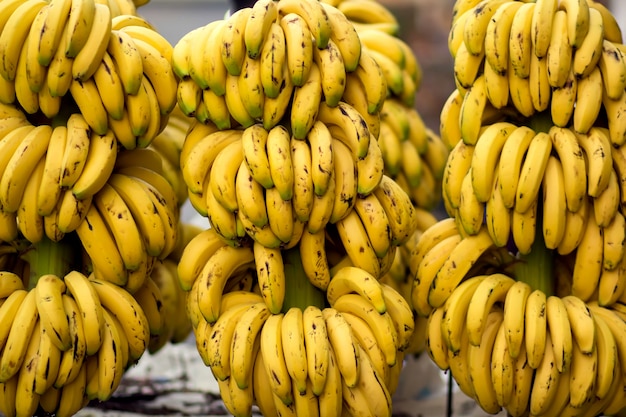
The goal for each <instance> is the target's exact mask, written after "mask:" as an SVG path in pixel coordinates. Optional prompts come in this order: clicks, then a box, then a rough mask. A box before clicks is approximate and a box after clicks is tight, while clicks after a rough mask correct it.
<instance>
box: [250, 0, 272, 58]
mask: <svg viewBox="0 0 626 417" xmlns="http://www.w3.org/2000/svg"><path fill="white" fill-rule="evenodd" d="M278 11H279V8H278V7H277V5H276V3H273V2H271V1H261V2H259V3H258V4H257V3H255V4H254V6H253V7H252V8H251V10H250V12H249V15H248V18H247V20H246V24H245V27H244V28H243V30H244V33H243V35H244V42H245V49H246V51H247V54H248V56H249V57H250V58H252V59H256V58H257V57H258V56H259V55H260V54H261V49H262V47H263V41H264V40H265V39H266V37H267V36H268V32H269V31H270V26H271V24H272V22H274V21H276V19H278V18H279V16H278Z"/></svg>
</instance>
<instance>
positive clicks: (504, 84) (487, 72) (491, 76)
mask: <svg viewBox="0 0 626 417" xmlns="http://www.w3.org/2000/svg"><path fill="white" fill-rule="evenodd" d="M512 4H519V3H512ZM483 74H484V76H485V87H486V89H487V100H488V101H489V103H491V105H492V106H493V107H495V108H497V109H501V108H503V107H505V106H506V105H507V104H508V103H509V76H508V75H507V73H506V71H504V72H503V73H498V72H496V71H495V70H494V69H493V68H492V67H491V65H485V66H484V69H483Z"/></svg>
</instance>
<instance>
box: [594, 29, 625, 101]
mask: <svg viewBox="0 0 626 417" xmlns="http://www.w3.org/2000/svg"><path fill="white" fill-rule="evenodd" d="M598 68H599V70H600V73H601V74H602V79H603V80H604V83H603V84H604V91H605V93H606V95H607V97H608V98H610V99H612V100H617V99H619V98H620V97H621V95H622V92H623V91H624V86H625V84H626V62H625V61H624V56H623V53H622V51H621V50H620V49H619V48H618V47H617V46H616V45H615V44H613V43H612V42H610V41H608V40H606V39H605V40H604V41H603V43H602V54H601V55H600V59H599V60H598ZM609 74H611V75H610V76H609Z"/></svg>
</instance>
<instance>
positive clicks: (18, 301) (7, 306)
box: [0, 289, 27, 348]
mask: <svg viewBox="0 0 626 417" xmlns="http://www.w3.org/2000/svg"><path fill="white" fill-rule="evenodd" d="M26 294H27V291H26V290H21V289H18V290H15V291H13V292H12V293H11V294H10V295H9V296H8V297H6V299H5V301H4V302H3V304H2V306H0V307H1V308H0V317H1V318H2V319H4V320H6V321H4V322H3V326H1V327H0V346H2V347H3V348H4V347H5V346H6V343H7V339H8V337H9V334H10V331H11V327H12V325H13V320H14V319H15V317H16V314H17V311H18V310H19V308H20V306H21V305H22V303H23V302H24V299H25V297H26Z"/></svg>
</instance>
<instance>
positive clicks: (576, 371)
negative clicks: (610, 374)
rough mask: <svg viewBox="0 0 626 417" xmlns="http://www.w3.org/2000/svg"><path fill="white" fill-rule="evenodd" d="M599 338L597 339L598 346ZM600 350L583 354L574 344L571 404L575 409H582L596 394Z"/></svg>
mask: <svg viewBox="0 0 626 417" xmlns="http://www.w3.org/2000/svg"><path fill="white" fill-rule="evenodd" d="M598 339H599V336H597V337H596V344H597V340H598ZM598 354H599V352H598V349H597V348H596V349H594V350H593V351H592V352H591V354H587V355H586V354H583V353H582V351H581V350H580V349H579V348H578V345H577V344H575V343H574V345H573V350H572V364H571V368H570V369H571V376H570V380H569V381H570V404H571V405H572V406H574V407H582V406H583V405H584V404H586V403H587V402H588V401H590V400H591V399H592V398H594V395H595V392H596V375H597V370H598V368H597V366H598Z"/></svg>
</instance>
